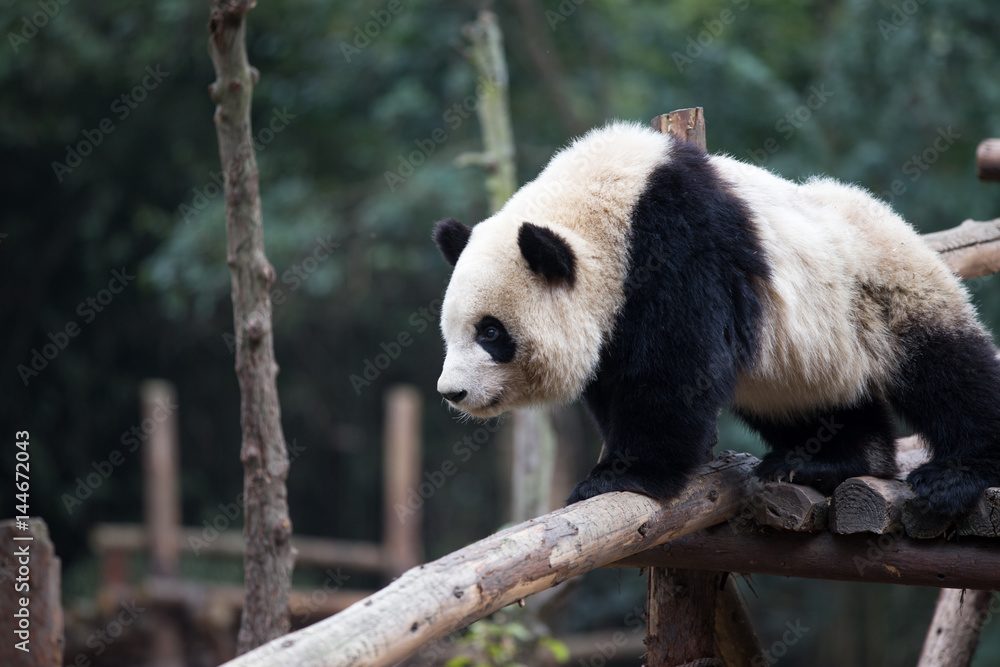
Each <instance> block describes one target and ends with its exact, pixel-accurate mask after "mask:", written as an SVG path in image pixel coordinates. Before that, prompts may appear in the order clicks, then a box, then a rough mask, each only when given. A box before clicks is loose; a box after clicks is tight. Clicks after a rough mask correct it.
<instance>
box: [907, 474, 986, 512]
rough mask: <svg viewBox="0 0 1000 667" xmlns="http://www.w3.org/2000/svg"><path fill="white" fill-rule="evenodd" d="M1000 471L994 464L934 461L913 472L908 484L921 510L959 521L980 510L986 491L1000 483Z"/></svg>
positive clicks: (908, 477)
mask: <svg viewBox="0 0 1000 667" xmlns="http://www.w3.org/2000/svg"><path fill="white" fill-rule="evenodd" d="M998 471H1000V464H998V463H996V462H992V461H987V462H984V461H958V460H956V461H948V460H941V461H930V462H929V463H925V464H924V465H922V466H920V467H919V468H917V469H916V470H914V471H913V472H911V473H910V474H909V475H908V476H907V478H906V481H907V482H909V483H910V486H912V487H913V493H914V495H916V496H917V503H918V505H917V507H918V508H925V509H926V511H927V512H930V513H932V514H936V515H938V516H943V517H948V518H955V517H958V516H961V515H964V514H967V513H969V512H970V511H971V510H972V509H973V508H974V507H975V506H976V502H977V501H978V500H979V497H980V496H981V495H982V494H983V490H985V489H986V488H987V487H989V486H992V485H993V484H994V483H996V478H997V476H998ZM989 473H993V474H989Z"/></svg>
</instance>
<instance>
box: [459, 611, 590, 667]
mask: <svg viewBox="0 0 1000 667" xmlns="http://www.w3.org/2000/svg"><path fill="white" fill-rule="evenodd" d="M455 645H456V647H457V649H458V651H459V653H458V655H456V656H455V657H453V658H451V659H450V660H448V661H447V662H446V663H445V667H525V665H534V664H540V663H548V662H551V661H553V660H554V661H555V662H557V663H560V664H562V663H566V662H569V657H570V656H569V649H568V648H567V647H566V645H565V644H564V643H562V642H561V641H559V640H558V639H555V638H553V637H550V636H548V635H542V636H535V635H534V634H533V633H532V632H531V631H530V630H528V629H527V628H526V627H524V625H523V624H521V623H520V622H518V621H516V620H510V619H508V618H507V615H506V614H504V613H503V612H497V613H496V614H494V615H493V616H491V617H490V618H484V619H483V620H481V621H476V622H475V623H473V624H472V625H470V626H469V627H468V629H467V631H466V633H465V635H464V636H463V637H462V638H461V639H459V640H458V641H457V642H456V643H455ZM542 653H544V654H545V655H544V656H543V655H542Z"/></svg>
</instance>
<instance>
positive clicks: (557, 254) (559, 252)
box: [517, 222, 576, 286]
mask: <svg viewBox="0 0 1000 667" xmlns="http://www.w3.org/2000/svg"><path fill="white" fill-rule="evenodd" d="M517 244H518V246H520V248H521V254H522V255H524V258H525V259H526V260H528V266H529V267H530V268H531V270H532V271H533V272H535V273H537V274H538V275H540V276H542V277H544V278H545V279H546V280H548V281H549V282H563V281H565V282H566V283H568V284H569V285H570V286H572V285H573V283H574V282H575V281H576V255H574V254H573V249H572V248H570V247H569V244H568V243H567V242H566V239H564V238H563V237H561V236H559V235H558V234H556V233H555V232H554V231H552V230H551V229H549V228H548V227H539V226H538V225H533V224H531V223H530V222H525V223H522V224H521V230H520V231H519V232H518V233H517Z"/></svg>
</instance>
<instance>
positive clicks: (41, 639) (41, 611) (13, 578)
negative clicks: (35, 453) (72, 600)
mask: <svg viewBox="0 0 1000 667" xmlns="http://www.w3.org/2000/svg"><path fill="white" fill-rule="evenodd" d="M36 446H37V445H36ZM12 458H13V456H12ZM11 503H12V504H13V500H11ZM27 523H28V528H27V530H24V529H23V527H22V528H18V527H17V524H16V522H15V521H14V520H13V519H8V520H5V521H0V609H2V610H3V615H2V616H3V618H2V619H0V628H2V630H3V635H4V636H3V641H2V642H0V665H4V667H60V666H61V665H62V664H63V648H64V643H65V639H64V625H63V611H62V601H61V599H60V596H61V590H62V582H61V572H62V564H61V562H60V560H59V557H58V556H56V550H55V547H54V546H53V544H52V539H51V538H50V537H49V527H48V526H47V525H46V524H45V522H44V521H43V520H42V519H39V518H37V517H36V518H31V519H28V521H27ZM25 584H26V585H27V589H26V590H18V589H17V588H15V586H18V585H25ZM22 599H26V600H27V602H28V606H27V607H22V606H21V602H22ZM22 610H25V611H23V612H22ZM25 640H27V643H24V644H22V643H21V642H24V641H25ZM18 644H20V645H21V646H22V647H23V648H26V649H28V650H27V651H22V650H20V649H19V648H18Z"/></svg>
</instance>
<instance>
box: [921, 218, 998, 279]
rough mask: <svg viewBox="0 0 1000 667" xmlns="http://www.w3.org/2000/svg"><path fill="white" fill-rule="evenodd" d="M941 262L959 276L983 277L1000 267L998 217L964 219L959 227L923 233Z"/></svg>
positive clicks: (967, 277)
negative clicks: (980, 219)
mask: <svg viewBox="0 0 1000 667" xmlns="http://www.w3.org/2000/svg"><path fill="white" fill-rule="evenodd" d="M923 239H924V241H925V242H926V243H927V245H929V246H930V247H931V249H932V250H935V251H937V253H938V254H939V255H941V259H943V260H944V263H945V264H947V265H948V267H949V268H950V269H951V270H952V272H954V273H955V274H956V275H958V276H959V277H961V278H964V279H965V280H970V279H972V278H982V277H983V276H988V275H990V274H993V273H996V272H997V271H1000V218H998V219H996V220H989V221H987V222H976V221H975V220H966V221H965V222H963V223H962V224H960V225H959V226H958V227H953V228H952V229H946V230H944V231H941V232H932V233H930V234H924V235H923Z"/></svg>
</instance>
